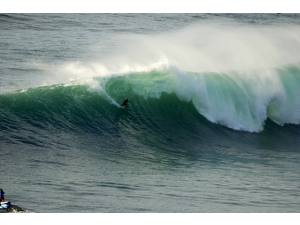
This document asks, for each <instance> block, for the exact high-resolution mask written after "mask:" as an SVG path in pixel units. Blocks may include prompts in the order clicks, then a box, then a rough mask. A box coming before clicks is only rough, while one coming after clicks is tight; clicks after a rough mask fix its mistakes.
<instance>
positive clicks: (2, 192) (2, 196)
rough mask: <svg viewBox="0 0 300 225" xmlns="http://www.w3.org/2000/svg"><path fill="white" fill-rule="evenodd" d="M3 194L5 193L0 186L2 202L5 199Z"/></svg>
mask: <svg viewBox="0 0 300 225" xmlns="http://www.w3.org/2000/svg"><path fill="white" fill-rule="evenodd" d="M4 194H5V192H4V191H3V189H2V188H0V202H4V201H5V198H4Z"/></svg>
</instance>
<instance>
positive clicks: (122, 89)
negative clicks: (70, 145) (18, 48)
mask: <svg viewBox="0 0 300 225" xmlns="http://www.w3.org/2000/svg"><path fill="white" fill-rule="evenodd" d="M119 38H120V40H122V41H118V43H119V42H120V43H123V44H119V45H118V46H117V48H113V47H111V51H110V53H107V54H105V55H101V54H100V55H99V54H95V53H93V54H94V55H93V57H91V58H92V59H90V60H86V61H76V62H64V63H61V64H59V65H57V64H55V65H46V64H35V66H37V67H39V69H41V68H42V69H43V70H44V71H46V75H49V76H46V75H45V77H44V78H45V79H44V80H45V81H44V83H43V84H48V85H46V86H41V85H40V84H37V85H33V87H32V88H25V90H24V91H17V92H14V93H3V94H2V95H1V96H0V116H1V120H2V121H4V122H2V124H1V126H2V127H5V126H7V127H9V126H10V125H9V124H11V123H14V121H18V122H20V121H27V122H29V123H32V124H39V125H40V126H44V125H45V124H51V125H53V126H60V125H66V126H67V127H70V128H72V127H73V126H74V125H76V124H78V123H79V124H80V123H82V125H89V124H90V125H91V126H94V127H98V128H99V129H104V128H103V126H104V125H103V124H105V123H106V122H107V121H110V120H111V116H112V115H114V114H115V113H119V112H120V111H124V110H122V109H121V108H120V106H119V103H120V102H121V101H122V100H123V99H124V98H129V100H130V107H129V110H128V111H129V112H132V113H134V114H133V115H136V116H137V115H140V114H144V115H146V117H147V116H148V117H152V118H149V119H150V120H151V121H154V120H155V119H153V117H157V118H156V119H158V118H159V115H160V114H162V113H166V114H168V118H173V119H176V120H177V122H178V123H179V122H184V121H185V120H189V121H190V122H189V123H192V122H191V121H193V120H197V119H199V118H205V119H206V120H207V121H210V122H212V123H215V124H219V125H222V126H225V127H227V128H231V129H234V130H241V131H249V132H260V131H262V130H263V129H264V125H265V122H266V121H267V120H268V119H269V120H271V121H273V122H274V123H276V124H278V125H284V124H299V122H300V98H299V97H300V89H299V87H300V66H299V65H300V63H299V62H300V60H299V59H300V29H299V26H297V25H288V24H283V25H276V24H275V25H255V26H254V25H249V24H238V23H234V24H232V23H229V22H228V23H223V24H218V23H208V24H207V23H206V24H203V23H202V24H198V25H193V26H191V27H188V28H186V29H183V30H180V31H176V32H167V33H163V34H156V35H126V36H124V35H122V36H120V37H119ZM32 83H34V82H32ZM191 112H192V115H193V119H192V118H189V117H191ZM195 112H196V113H197V119H195V118H194V116H195V114H194V113H195ZM151 113H154V115H152V114H151ZM175 115H177V116H175ZM179 115H180V116H179ZM146 117H145V116H143V118H146ZM137 118H140V117H138V116H137ZM108 124H109V123H108ZM104 127H105V126H104Z"/></svg>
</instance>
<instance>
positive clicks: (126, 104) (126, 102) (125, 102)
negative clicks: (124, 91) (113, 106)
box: [121, 98, 128, 108]
mask: <svg viewBox="0 0 300 225" xmlns="http://www.w3.org/2000/svg"><path fill="white" fill-rule="evenodd" d="M121 106H122V107H123V108H127V107H128V98H126V99H125V100H124V101H123V103H122V105H121Z"/></svg>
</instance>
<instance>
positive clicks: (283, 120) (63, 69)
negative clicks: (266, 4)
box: [0, 14, 300, 212]
mask: <svg viewBox="0 0 300 225" xmlns="http://www.w3.org/2000/svg"><path fill="white" fill-rule="evenodd" d="M125 98H128V99H129V107H128V109H124V108H122V107H121V106H120V104H121V103H122V101H123V100H124V99H125ZM299 123H300V16H299V15H295V14H6V15H4V14H1V15H0V187H1V188H3V189H4V191H5V192H6V197H7V199H9V200H10V201H11V202H12V203H13V204H17V205H18V206H20V207H24V208H26V209H28V210H29V211H33V212H300V191H299V190H300V127H299Z"/></svg>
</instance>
